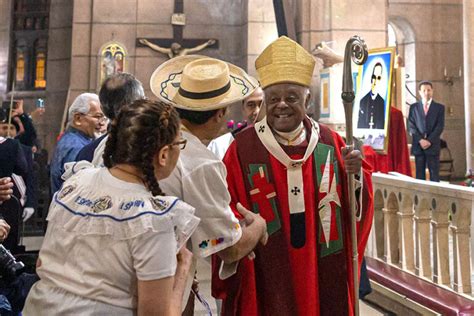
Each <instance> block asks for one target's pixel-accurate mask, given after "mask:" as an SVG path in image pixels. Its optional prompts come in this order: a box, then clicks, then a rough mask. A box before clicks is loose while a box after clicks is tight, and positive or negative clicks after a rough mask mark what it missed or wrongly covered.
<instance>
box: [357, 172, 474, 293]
mask: <svg viewBox="0 0 474 316" xmlns="http://www.w3.org/2000/svg"><path fill="white" fill-rule="evenodd" d="M372 179H373V183H374V207H375V212H374V225H373V228H372V233H371V236H370V238H369V242H368V246H367V251H366V256H369V257H372V258H375V259H378V260H382V261H383V262H385V263H387V264H390V265H392V266H396V267H398V268H399V269H402V270H404V271H406V272H410V273H413V274H415V275H417V276H419V277H421V278H423V279H426V280H429V281H430V282H432V283H436V284H438V285H440V286H442V287H444V288H447V289H450V290H451V291H454V292H456V293H459V294H461V295H462V296H468V297H471V298H472V290H473V287H472V281H471V280H472V276H471V273H472V269H471V261H474V260H473V259H474V258H473V255H474V243H473V242H472V240H471V238H470V236H472V234H473V232H474V225H473V224H472V217H473V216H472V215H473V209H474V189H473V188H467V187H462V186H457V185H451V184H444V183H434V182H427V181H421V180H416V179H413V178H410V177H407V176H403V175H400V174H396V173H393V174H381V173H375V174H373V178H372Z"/></svg>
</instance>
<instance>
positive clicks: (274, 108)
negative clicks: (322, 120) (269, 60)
mask: <svg viewBox="0 0 474 316" xmlns="http://www.w3.org/2000/svg"><path fill="white" fill-rule="evenodd" d="M264 92H265V104H266V107H267V121H268V125H270V127H271V128H273V129H274V130H276V131H278V132H285V133H287V132H292V131H294V130H295V129H296V128H297V127H298V126H299V125H300V124H301V122H302V121H303V120H304V118H305V115H306V107H307V106H308V104H309V99H310V93H309V89H308V87H304V86H300V85H298V84H293V83H277V84H274V85H271V86H269V87H266V88H265V89H264Z"/></svg>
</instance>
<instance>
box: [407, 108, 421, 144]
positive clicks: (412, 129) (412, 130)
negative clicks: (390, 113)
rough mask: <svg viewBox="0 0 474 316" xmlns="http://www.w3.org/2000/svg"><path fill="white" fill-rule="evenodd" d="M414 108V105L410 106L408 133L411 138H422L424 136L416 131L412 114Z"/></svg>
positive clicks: (416, 127)
mask: <svg viewBox="0 0 474 316" xmlns="http://www.w3.org/2000/svg"><path fill="white" fill-rule="evenodd" d="M415 106H416V103H415V104H412V105H410V112H409V113H408V132H409V133H410V135H412V136H414V135H416V136H418V137H421V138H423V136H424V135H423V134H422V133H421V132H420V130H419V129H418V126H417V125H416V119H415V113H414V112H415Z"/></svg>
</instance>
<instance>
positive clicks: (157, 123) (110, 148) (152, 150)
mask: <svg viewBox="0 0 474 316" xmlns="http://www.w3.org/2000/svg"><path fill="white" fill-rule="evenodd" d="M178 132H179V117H178V113H177V112H176V110H174V108H173V107H172V106H170V105H168V104H165V103H162V102H154V101H150V100H137V101H135V102H133V103H132V104H130V105H127V106H124V107H123V108H122V109H121V110H120V113H119V114H118V116H117V118H116V120H115V121H114V122H112V124H111V129H110V133H109V137H108V139H107V144H106V146H105V150H104V156H103V158H104V164H105V166H106V167H107V168H112V167H113V166H114V165H116V164H121V163H126V164H130V165H132V166H134V167H136V168H138V169H139V170H141V172H142V173H143V176H144V179H143V182H144V184H145V186H146V187H147V188H148V190H150V191H151V192H152V194H153V195H163V192H162V191H161V189H160V186H159V185H158V182H157V179H156V177H155V168H154V166H153V160H154V158H155V156H156V154H157V153H158V152H159V151H160V149H161V148H163V147H164V146H166V145H169V144H171V143H172V142H173V141H174V139H175V138H176V136H177V135H178Z"/></svg>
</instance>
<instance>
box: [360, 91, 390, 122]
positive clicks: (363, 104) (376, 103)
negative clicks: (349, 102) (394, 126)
mask: <svg viewBox="0 0 474 316" xmlns="http://www.w3.org/2000/svg"><path fill="white" fill-rule="evenodd" d="M372 113H373V117H374V126H373V128H374V129H383V128H384V125H385V101H384V99H383V98H382V97H381V96H380V95H379V94H378V93H377V96H376V97H375V99H374V100H372V97H371V95H370V92H369V93H367V94H366V95H365V96H364V97H363V98H362V99H361V100H360V107H359V120H358V122H357V128H370V124H369V123H370V117H371V114H372Z"/></svg>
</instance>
